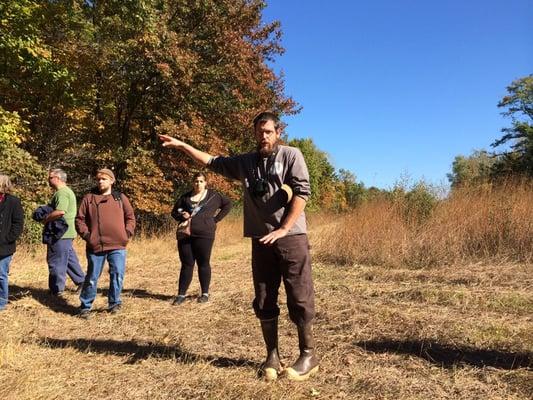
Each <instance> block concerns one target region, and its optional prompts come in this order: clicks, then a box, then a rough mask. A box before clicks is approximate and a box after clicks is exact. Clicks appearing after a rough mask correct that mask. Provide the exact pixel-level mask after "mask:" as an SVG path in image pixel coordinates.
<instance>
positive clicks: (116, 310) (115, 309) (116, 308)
mask: <svg viewBox="0 0 533 400" xmlns="http://www.w3.org/2000/svg"><path fill="white" fill-rule="evenodd" d="M121 309H122V305H120V304H115V305H114V306H112V307H109V308H108V309H107V311H109V312H110V313H111V314H118V313H119V312H120V310H121Z"/></svg>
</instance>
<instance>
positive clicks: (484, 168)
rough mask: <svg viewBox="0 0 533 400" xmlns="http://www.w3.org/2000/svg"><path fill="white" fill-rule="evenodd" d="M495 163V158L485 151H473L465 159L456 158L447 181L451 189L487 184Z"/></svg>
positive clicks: (462, 157)
mask: <svg viewBox="0 0 533 400" xmlns="http://www.w3.org/2000/svg"><path fill="white" fill-rule="evenodd" d="M496 161H497V160H496V158H495V157H494V156H493V155H491V154H489V153H488V152H487V151H486V150H474V152H473V153H472V154H471V155H469V156H466V157H465V156H461V155H459V156H456V157H455V159H454V160H453V163H452V172H451V173H449V174H448V180H449V181H450V183H451V185H452V188H457V187H460V186H465V185H477V184H480V183H483V182H488V181H489V180H490V178H491V174H492V169H493V167H494V165H495V163H496Z"/></svg>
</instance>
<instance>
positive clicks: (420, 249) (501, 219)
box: [313, 182, 533, 267]
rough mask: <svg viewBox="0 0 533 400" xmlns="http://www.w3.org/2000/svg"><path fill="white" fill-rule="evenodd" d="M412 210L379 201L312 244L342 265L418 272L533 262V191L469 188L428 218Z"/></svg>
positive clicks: (335, 223) (525, 186)
mask: <svg viewBox="0 0 533 400" xmlns="http://www.w3.org/2000/svg"><path fill="white" fill-rule="evenodd" d="M412 206H413V205H412V204H408V203H407V202H406V201H404V200H402V199H376V200H374V201H371V202H368V203H366V204H363V205H362V206H360V207H359V208H357V209H356V210H354V211H353V212H351V213H350V214H347V215H343V216H341V217H337V218H332V222H331V223H330V224H329V225H326V226H324V227H323V229H321V230H320V232H319V233H317V234H315V235H314V236H313V244H314V248H315V254H316V255H317V256H318V257H319V258H321V259H322V260H324V261H329V262H335V263H341V264H354V263H355V264H368V265H388V266H398V265H408V266H413V267H422V266H433V265H437V264H439V265H443V264H447V265H450V264H457V263H460V264H465V263H472V262H480V261H481V262H491V263H494V262H496V263H507V262H521V263H531V262H533V184H532V183H531V182H520V183H507V184H504V185H500V186H497V187H496V186H494V187H493V186H482V187H477V188H463V189H460V190H456V191H454V192H453V193H452V194H450V196H448V198H446V199H444V200H441V201H439V202H437V203H436V204H435V205H434V206H433V207H432V209H431V212H429V213H427V208H423V211H424V213H425V215H424V218H413V211H412V209H408V207H411V208H412Z"/></svg>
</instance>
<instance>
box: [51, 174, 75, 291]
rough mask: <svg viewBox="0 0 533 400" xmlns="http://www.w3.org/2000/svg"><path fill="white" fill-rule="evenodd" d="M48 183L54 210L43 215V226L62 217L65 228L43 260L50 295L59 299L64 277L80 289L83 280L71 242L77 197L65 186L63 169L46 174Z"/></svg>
mask: <svg viewBox="0 0 533 400" xmlns="http://www.w3.org/2000/svg"><path fill="white" fill-rule="evenodd" d="M48 184H49V185H50V187H51V188H52V189H53V190H54V191H55V193H54V195H53V196H52V199H51V200H50V206H51V207H52V208H53V209H54V211H52V212H51V213H50V214H48V215H47V216H46V218H45V219H44V221H43V224H44V225H46V224H47V223H49V222H52V221H54V220H56V219H59V218H63V219H64V220H65V222H66V223H67V225H68V229H67V231H66V232H65V233H64V234H63V236H62V237H61V238H60V239H59V240H57V241H55V242H54V243H52V244H48V245H47V249H46V261H47V263H48V271H49V274H48V287H49V289H50V293H51V294H53V295H55V296H60V295H61V294H62V293H63V291H64V290H65V281H66V276H67V274H68V276H69V277H70V279H72V281H73V282H74V284H75V285H76V286H78V289H81V287H82V285H83V282H84V280H85V273H84V272H83V270H82V269H81V266H80V262H79V261H78V256H77V255H76V251H75V250H74V249H73V247H72V242H73V240H74V238H75V237H76V228H75V226H74V218H75V217H76V212H77V207H76V196H75V195H74V192H73V191H72V190H71V189H70V188H69V187H68V186H67V174H66V173H65V171H63V170H62V169H59V168H56V169H51V170H50V171H49V172H48Z"/></svg>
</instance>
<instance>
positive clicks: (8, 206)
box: [0, 174, 24, 311]
mask: <svg viewBox="0 0 533 400" xmlns="http://www.w3.org/2000/svg"><path fill="white" fill-rule="evenodd" d="M11 188H12V185H11V180H10V179H9V177H8V176H7V175H2V174H0V311H2V310H3V309H4V308H6V305H7V302H8V298H9V296H8V291H9V286H8V283H7V281H8V274H9V263H10V262H11V259H12V258H13V253H14V252H15V250H16V247H17V239H18V238H19V236H20V234H21V233H22V228H23V226H24V211H23V210H22V206H21V205H20V200H19V199H18V197H15V196H12V195H10V194H9V192H10V191H11Z"/></svg>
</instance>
